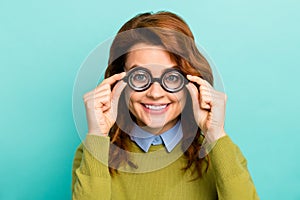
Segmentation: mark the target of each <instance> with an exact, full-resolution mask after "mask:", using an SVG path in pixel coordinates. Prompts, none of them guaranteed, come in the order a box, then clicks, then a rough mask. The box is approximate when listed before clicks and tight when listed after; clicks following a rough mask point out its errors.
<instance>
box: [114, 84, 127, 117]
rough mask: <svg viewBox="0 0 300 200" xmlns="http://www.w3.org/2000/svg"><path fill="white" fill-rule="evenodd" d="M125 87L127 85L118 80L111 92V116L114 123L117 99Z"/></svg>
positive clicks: (116, 113)
mask: <svg viewBox="0 0 300 200" xmlns="http://www.w3.org/2000/svg"><path fill="white" fill-rule="evenodd" d="M126 85H127V83H125V82H124V81H123V80H120V81H119V82H118V83H117V84H116V85H115V87H114V88H113V90H112V99H111V112H112V113H111V114H112V117H113V119H114V121H115V120H116V119H117V115H118V104H119V99H120V96H121V93H122V91H123V90H124V88H125V87H126Z"/></svg>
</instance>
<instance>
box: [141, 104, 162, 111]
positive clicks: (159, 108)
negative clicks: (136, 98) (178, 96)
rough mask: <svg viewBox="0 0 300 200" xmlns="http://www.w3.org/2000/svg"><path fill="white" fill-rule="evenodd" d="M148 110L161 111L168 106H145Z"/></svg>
mask: <svg viewBox="0 0 300 200" xmlns="http://www.w3.org/2000/svg"><path fill="white" fill-rule="evenodd" d="M145 106H146V108H148V109H150V110H161V109H164V108H166V107H167V104H165V105H147V104H145Z"/></svg>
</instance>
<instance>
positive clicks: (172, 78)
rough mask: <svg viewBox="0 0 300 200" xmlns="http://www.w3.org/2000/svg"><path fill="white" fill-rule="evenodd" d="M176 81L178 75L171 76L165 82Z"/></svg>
mask: <svg viewBox="0 0 300 200" xmlns="http://www.w3.org/2000/svg"><path fill="white" fill-rule="evenodd" d="M178 80H179V77H178V75H175V74H171V75H169V76H168V77H167V78H166V81H168V82H173V83H175V82H178Z"/></svg>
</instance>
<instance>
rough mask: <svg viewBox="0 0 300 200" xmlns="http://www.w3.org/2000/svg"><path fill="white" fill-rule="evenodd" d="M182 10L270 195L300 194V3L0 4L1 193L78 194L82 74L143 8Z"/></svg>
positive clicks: (232, 128)
mask: <svg viewBox="0 0 300 200" xmlns="http://www.w3.org/2000/svg"><path fill="white" fill-rule="evenodd" d="M158 10H169V11H173V12H175V13H177V14H179V15H180V16H182V17H183V18H184V19H185V20H186V22H187V23H188V24H189V25H190V27H191V29H192V31H193V32H194V35H195V38H196V40H197V43H198V44H200V45H201V46H202V47H204V48H205V49H206V51H207V53H208V54H209V55H210V57H211V58H212V60H213V61H214V62H215V64H216V66H217V68H218V69H219V71H220V73H221V75H222V77H223V81H224V85H225V89H226V93H227V95H228V103H227V115H226V131H227V133H228V134H229V135H230V136H231V137H232V139H233V140H234V142H235V143H237V144H238V145H239V147H240V148H241V149H242V151H243V153H244V155H245V156H246V158H247V160H248V165H249V170H250V172H251V175H252V177H253V180H254V182H255V185H256V188H257V191H258V193H259V195H260V197H261V199H268V200H269V199H295V200H296V199H300V190H299V188H300V170H299V169H300V160H299V153H300V147H299V140H300V128H299V116H298V114H299V111H300V103H299V98H300V92H299V88H298V87H299V83H300V81H299V74H300V61H299V58H300V53H299V52H300V51H299V50H300V49H299V46H300V37H299V36H300V27H299V21H300V12H299V10H300V1H298V0H285V1H278V0H265V1H261V0H252V1H250V0H247V1H246V0H226V1H221V0H216V1H203V0H193V1H185V2H184V1H182V0H181V1H170V0H169V1H162V0H151V1H146V0H139V1H137V0H127V1H107V2H103V1H99V0H98V1H95V0H94V1H78V0H75V1H74V0H73V1H69V0H68V1H57V0H51V1H49V0H47V1H38V0H29V1H16V0H11V1H8V0H6V1H5V0H1V1H0V36H1V37H0V44H1V45H0V66H1V67H0V85H1V87H0V88H1V90H0V92H1V93H0V94H1V104H0V113H1V115H0V117H1V118H0V123H1V136H0V141H1V143H0V152H1V160H0V162H1V164H0V199H5V200H6V199H8V200H10V199H70V198H71V190H70V187H71V165H72V159H73V155H74V151H75V149H76V147H77V145H78V144H79V143H80V139H79V136H78V134H77V131H76V127H75V124H74V121H73V115H72V90H73V84H74V81H75V78H76V73H77V71H78V70H79V68H80V65H81V64H82V62H83V61H84V60H85V58H86V57H87V56H88V55H89V53H90V52H91V51H92V50H93V49H94V48H95V47H96V46H97V45H98V44H99V43H101V42H102V41H104V40H106V39H107V38H108V37H111V36H112V35H114V34H115V33H116V32H117V30H118V29H119V27H120V26H121V25H122V24H123V23H124V22H125V21H126V20H128V19H130V18H131V17H133V16H134V15H135V14H137V13H140V12H144V11H158Z"/></svg>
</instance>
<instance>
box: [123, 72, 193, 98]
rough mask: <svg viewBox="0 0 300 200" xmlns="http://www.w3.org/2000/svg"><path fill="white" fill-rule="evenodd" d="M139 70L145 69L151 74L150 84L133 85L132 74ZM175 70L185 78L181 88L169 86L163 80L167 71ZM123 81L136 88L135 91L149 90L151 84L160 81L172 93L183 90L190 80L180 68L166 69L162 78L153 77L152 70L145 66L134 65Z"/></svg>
mask: <svg viewBox="0 0 300 200" xmlns="http://www.w3.org/2000/svg"><path fill="white" fill-rule="evenodd" d="M138 70H142V71H145V72H146V73H148V74H149V76H150V81H149V82H148V84H147V85H145V86H144V87H141V88H140V87H135V86H134V85H132V84H131V82H130V81H129V78H130V76H131V75H132V74H133V73H134V72H135V71H138ZM173 71H176V72H178V74H179V75H180V77H181V78H182V80H183V84H182V85H181V86H180V87H179V88H177V89H174V90H173V89H170V88H168V87H167V86H166V85H165V84H164V83H163V81H162V79H163V77H164V76H165V75H166V74H167V73H169V72H173ZM123 81H124V82H126V83H127V84H128V85H129V87H130V88H131V89H133V90H135V91H137V92H143V91H145V90H147V89H148V88H150V86H151V85H152V84H153V83H154V82H158V83H159V84H160V85H161V87H162V88H163V89H164V90H165V91H167V92H170V93H175V92H179V91H180V90H182V89H183V87H184V86H185V85H186V84H187V83H188V82H189V81H188V80H187V79H186V78H185V77H184V75H183V74H182V72H181V71H180V70H178V69H174V68H169V69H166V70H165V71H164V72H163V74H162V75H161V77H160V78H153V76H152V74H151V72H150V70H148V69H147V68H144V67H134V68H133V69H131V70H129V71H128V72H127V75H126V76H125V77H124V78H123Z"/></svg>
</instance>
